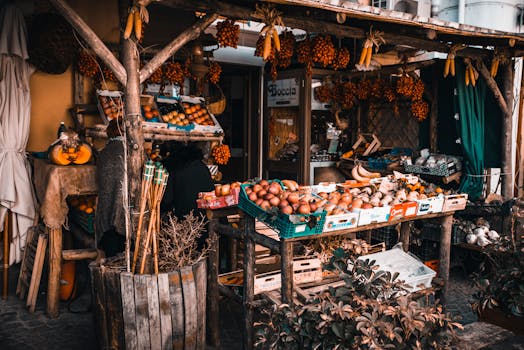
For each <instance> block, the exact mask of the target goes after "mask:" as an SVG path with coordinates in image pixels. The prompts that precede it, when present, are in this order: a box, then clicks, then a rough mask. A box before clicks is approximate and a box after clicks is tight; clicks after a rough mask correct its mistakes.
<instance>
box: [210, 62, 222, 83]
mask: <svg viewBox="0 0 524 350" xmlns="http://www.w3.org/2000/svg"><path fill="white" fill-rule="evenodd" d="M220 74H222V67H220V65H219V64H218V62H213V63H211V65H210V66H209V71H208V72H207V77H208V79H209V81H210V82H211V83H213V84H218V82H219V81H220Z"/></svg>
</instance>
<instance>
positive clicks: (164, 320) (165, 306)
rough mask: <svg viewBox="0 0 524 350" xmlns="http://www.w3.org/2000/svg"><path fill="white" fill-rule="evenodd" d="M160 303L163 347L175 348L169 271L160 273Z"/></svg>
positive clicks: (165, 348)
mask: <svg viewBox="0 0 524 350" xmlns="http://www.w3.org/2000/svg"><path fill="white" fill-rule="evenodd" d="M158 303H159V308H160V336H161V338H162V349H164V350H168V349H173V340H172V339H171V333H172V329H171V302H170V299H169V280H168V275H167V273H161V274H159V275H158Z"/></svg>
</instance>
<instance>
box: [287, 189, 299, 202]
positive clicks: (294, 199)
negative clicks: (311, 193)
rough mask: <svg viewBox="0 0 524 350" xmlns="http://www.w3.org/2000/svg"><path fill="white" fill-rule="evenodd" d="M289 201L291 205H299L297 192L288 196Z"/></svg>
mask: <svg viewBox="0 0 524 350" xmlns="http://www.w3.org/2000/svg"><path fill="white" fill-rule="evenodd" d="M287 201H288V202H289V203H291V204H295V203H298V201H299V196H298V193H296V192H293V193H290V194H289V196H287Z"/></svg>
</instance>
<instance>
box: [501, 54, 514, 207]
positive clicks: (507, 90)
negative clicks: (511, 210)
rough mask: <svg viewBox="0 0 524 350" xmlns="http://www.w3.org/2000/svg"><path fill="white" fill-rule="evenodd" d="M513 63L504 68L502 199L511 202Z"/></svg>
mask: <svg viewBox="0 0 524 350" xmlns="http://www.w3.org/2000/svg"><path fill="white" fill-rule="evenodd" d="M513 75H514V71H513V61H512V60H510V63H509V64H507V65H505V66H504V97H505V100H506V105H507V106H508V114H507V115H504V119H503V121H502V164H501V168H502V169H501V172H502V174H505V175H502V191H501V194H502V197H503V198H504V199H505V200H509V199H511V198H513V197H514V195H513V193H514V190H513V174H512V161H511V147H512V144H513V142H512V125H513V123H512V119H513Z"/></svg>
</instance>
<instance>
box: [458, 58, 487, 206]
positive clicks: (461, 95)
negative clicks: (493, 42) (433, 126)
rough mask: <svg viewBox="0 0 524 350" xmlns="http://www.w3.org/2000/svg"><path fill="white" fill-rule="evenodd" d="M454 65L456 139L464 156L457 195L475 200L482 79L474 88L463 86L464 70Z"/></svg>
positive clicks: (480, 152) (481, 170) (480, 161)
mask: <svg viewBox="0 0 524 350" xmlns="http://www.w3.org/2000/svg"><path fill="white" fill-rule="evenodd" d="M456 63H457V67H456V68H457V69H456V70H457V75H456V79H455V82H456V87H457V107H458V112H459V125H460V138H461V144H462V149H463V152H464V163H463V167H462V168H463V170H462V173H463V176H462V182H461V184H460V191H461V192H464V193H468V194H469V196H470V199H472V200H476V199H478V198H479V197H480V196H481V195H482V185H483V177H481V176H475V175H483V174H484V145H485V139H484V123H485V109H484V103H485V98H486V85H485V83H484V81H483V79H481V78H479V79H478V80H477V83H476V86H475V87H473V86H472V85H471V84H470V85H469V86H466V83H465V79H464V74H465V66H464V65H463V64H459V63H458V62H456Z"/></svg>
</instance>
